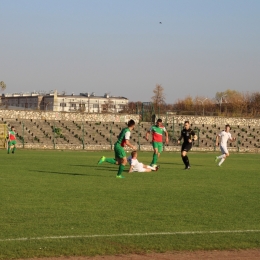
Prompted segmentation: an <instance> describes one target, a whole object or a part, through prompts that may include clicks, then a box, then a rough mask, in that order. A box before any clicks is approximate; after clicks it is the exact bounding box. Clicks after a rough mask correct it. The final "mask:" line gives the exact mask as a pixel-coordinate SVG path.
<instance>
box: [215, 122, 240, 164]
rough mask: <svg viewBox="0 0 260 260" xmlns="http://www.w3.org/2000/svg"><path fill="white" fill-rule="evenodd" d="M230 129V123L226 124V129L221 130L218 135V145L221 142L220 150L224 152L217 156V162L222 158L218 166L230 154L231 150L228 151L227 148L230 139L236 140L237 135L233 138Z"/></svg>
mask: <svg viewBox="0 0 260 260" xmlns="http://www.w3.org/2000/svg"><path fill="white" fill-rule="evenodd" d="M229 131H230V125H225V130H223V131H221V132H220V133H219V134H218V135H217V136H216V146H217V145H218V144H219V143H220V145H219V147H220V150H221V153H222V155H220V156H216V157H215V162H217V161H218V160H219V159H220V162H219V163H218V166H221V164H222V163H223V162H224V161H225V159H226V158H227V157H228V156H229V152H228V149H227V142H228V140H230V141H231V142H234V141H235V140H236V138H235V137H234V138H232V136H231V133H230V132H229ZM219 139H220V140H219ZM219 141H220V142H219Z"/></svg>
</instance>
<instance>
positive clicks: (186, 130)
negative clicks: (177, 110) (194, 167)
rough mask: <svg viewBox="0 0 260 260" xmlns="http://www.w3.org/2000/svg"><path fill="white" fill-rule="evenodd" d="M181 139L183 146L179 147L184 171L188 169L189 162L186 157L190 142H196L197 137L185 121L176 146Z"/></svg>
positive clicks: (190, 146) (190, 145)
mask: <svg viewBox="0 0 260 260" xmlns="http://www.w3.org/2000/svg"><path fill="white" fill-rule="evenodd" d="M182 138H183V144H182V147H181V158H182V161H183V163H184V164H185V169H184V170H189V169H190V162H189V158H188V156H187V153H188V151H189V150H190V149H191V148H192V142H193V141H195V140H197V136H196V134H195V132H194V131H193V130H192V129H191V128H190V122H189V121H185V122H184V127H183V130H182V131H181V136H180V138H179V139H178V144H179V143H180V141H181V139H182Z"/></svg>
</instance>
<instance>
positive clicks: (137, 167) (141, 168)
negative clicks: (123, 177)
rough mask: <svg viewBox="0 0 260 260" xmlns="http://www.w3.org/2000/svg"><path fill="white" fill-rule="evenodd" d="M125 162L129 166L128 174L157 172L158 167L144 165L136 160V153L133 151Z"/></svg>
mask: <svg viewBox="0 0 260 260" xmlns="http://www.w3.org/2000/svg"><path fill="white" fill-rule="evenodd" d="M127 161H128V162H129V164H130V169H129V171H128V172H151V171H158V169H159V167H160V166H156V167H153V166H149V165H145V164H143V163H141V162H139V161H138V160H137V151H133V152H132V153H131V156H129V157H128V158H127Z"/></svg>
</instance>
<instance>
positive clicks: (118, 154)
mask: <svg viewBox="0 0 260 260" xmlns="http://www.w3.org/2000/svg"><path fill="white" fill-rule="evenodd" d="M114 152H115V158H121V159H122V158H124V157H126V153H125V150H124V148H123V147H122V146H121V145H120V144H115V145H114Z"/></svg>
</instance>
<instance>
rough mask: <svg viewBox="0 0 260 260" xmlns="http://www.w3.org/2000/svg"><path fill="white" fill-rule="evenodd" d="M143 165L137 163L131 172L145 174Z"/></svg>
mask: <svg viewBox="0 0 260 260" xmlns="http://www.w3.org/2000/svg"><path fill="white" fill-rule="evenodd" d="M145 170H146V169H145V168H144V165H143V164H142V163H139V164H138V166H137V167H134V169H133V171H134V172H145Z"/></svg>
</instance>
